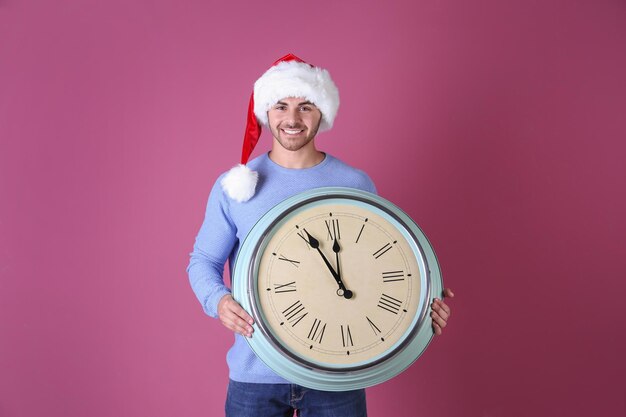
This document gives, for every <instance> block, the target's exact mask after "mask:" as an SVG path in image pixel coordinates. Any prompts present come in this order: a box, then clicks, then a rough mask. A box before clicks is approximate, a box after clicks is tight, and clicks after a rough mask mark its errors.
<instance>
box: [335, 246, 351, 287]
mask: <svg viewBox="0 0 626 417" xmlns="http://www.w3.org/2000/svg"><path fill="white" fill-rule="evenodd" d="M340 250H341V246H339V242H337V238H336V237H335V243H333V252H335V262H336V264H337V283H338V284H339V288H340V289H343V291H344V293H343V296H344V297H346V298H348V299H350V298H352V295H353V293H352V291H350V290H347V289H346V287H345V286H344V285H343V280H342V279H341V265H340V264H339V251H340ZM339 295H341V294H339Z"/></svg>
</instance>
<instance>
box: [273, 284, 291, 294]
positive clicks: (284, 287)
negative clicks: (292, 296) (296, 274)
mask: <svg viewBox="0 0 626 417" xmlns="http://www.w3.org/2000/svg"><path fill="white" fill-rule="evenodd" d="M295 291H296V281H292V282H288V283H286V284H274V292H275V293H276V294H280V293H283V292H295Z"/></svg>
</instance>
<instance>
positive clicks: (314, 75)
mask: <svg viewBox="0 0 626 417" xmlns="http://www.w3.org/2000/svg"><path fill="white" fill-rule="evenodd" d="M285 97H301V98H304V99H306V100H308V101H310V102H311V103H313V104H315V105H316V106H317V108H318V109H319V110H320V112H321V113H322V120H321V121H320V127H319V130H318V131H319V132H323V131H324V130H328V129H330V128H331V127H332V126H333V122H334V120H335V116H336V115H337V110H338V108H339V91H338V90H337V86H335V83H334V82H333V80H332V79H331V78H330V74H329V73H328V71H326V70H325V69H322V68H318V67H314V66H312V65H310V64H307V63H306V62H304V61H303V60H301V59H300V58H298V57H297V56H295V55H292V54H288V55H285V56H284V57H282V58H280V59H279V60H278V61H276V62H274V65H273V66H272V67H271V68H270V69H268V70H267V71H266V72H265V74H263V75H262V76H261V78H259V79H258V80H257V81H256V82H255V83H254V92H253V93H252V95H251V96H250V104H249V105H248V121H247V124H246V131H245V134H244V137H243V149H242V153H241V164H239V165H237V166H235V167H234V168H232V169H231V170H230V171H228V173H227V174H226V175H225V176H224V178H222V182H221V184H222V188H223V189H224V191H225V192H226V194H227V195H228V196H229V197H230V198H232V199H233V200H235V201H238V202H240V203H241V202H245V201H248V200H249V199H251V198H252V196H253V195H254V192H255V189H256V184H257V180H258V173H257V172H255V171H252V170H251V169H250V168H249V167H248V166H247V165H246V164H247V163H248V159H249V158H250V155H251V154H252V151H253V150H254V147H255V146H256V144H257V142H258V141H259V137H260V136H261V124H263V125H265V126H267V123H268V120H267V111H268V110H269V109H270V108H271V107H272V106H273V105H274V104H276V103H277V102H278V101H279V100H281V99H283V98H285ZM259 123H261V124H259Z"/></svg>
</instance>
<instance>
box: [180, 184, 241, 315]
mask: <svg viewBox="0 0 626 417" xmlns="http://www.w3.org/2000/svg"><path fill="white" fill-rule="evenodd" d="M228 204H229V202H228V199H227V198H225V196H224V193H223V191H222V188H221V186H220V185H219V181H216V183H215V185H214V186H213V189H212V190H211V194H210V195H209V200H208V202H207V206H206V212H205V216H204V221H203V222H202V226H201V227H200V231H199V232H198V235H197V236H196V242H195V244H194V246H193V252H191V254H190V260H189V266H188V267H187V273H188V274H189V282H190V284H191V288H192V289H193V291H194V293H195V294H196V297H197V298H198V301H200V304H201V305H202V308H203V309H204V312H205V313H206V314H208V315H209V316H211V317H217V315H218V314H217V304H218V303H219V301H220V299H221V298H222V297H223V296H224V295H226V294H230V290H229V288H228V287H227V286H226V285H225V284H224V265H225V264H226V261H227V260H228V258H229V256H230V254H231V252H232V250H233V248H234V247H235V245H236V243H237V235H236V233H237V230H236V227H235V225H234V224H233V222H232V220H231V218H230V215H229V207H228Z"/></svg>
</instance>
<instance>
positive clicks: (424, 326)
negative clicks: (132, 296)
mask: <svg viewBox="0 0 626 417" xmlns="http://www.w3.org/2000/svg"><path fill="white" fill-rule="evenodd" d="M329 203H343V204H354V205H358V206H362V207H367V208H368V209H369V210H372V211H374V212H376V213H378V214H379V215H381V216H382V217H383V218H385V219H386V220H387V221H389V222H390V223H392V224H393V225H394V226H395V227H397V228H398V230H400V231H401V232H402V234H403V236H404V237H405V238H406V240H407V241H408V242H409V244H410V246H411V249H412V250H413V253H414V255H415V257H416V259H417V262H418V266H419V269H420V279H421V280H422V282H421V292H420V301H419V302H420V304H419V306H418V309H417V311H418V314H416V316H415V317H414V319H413V321H412V323H411V325H410V326H409V329H408V330H407V331H406V332H405V334H404V335H403V336H402V337H401V338H400V340H399V341H398V342H397V343H396V344H395V345H394V346H392V347H391V348H390V349H388V351H387V353H385V354H383V355H380V356H379V357H376V358H373V359H372V360H370V361H367V362H364V363H360V364H356V365H351V366H349V367H343V366H338V365H329V364H322V363H316V362H314V361H309V360H304V359H302V358H300V357H299V356H298V355H296V354H295V353H294V352H292V351H290V350H289V348H287V347H286V346H283V345H282V344H281V343H280V342H279V341H278V339H277V338H276V337H274V335H273V334H272V332H271V330H270V329H269V327H267V326H265V325H264V323H265V317H264V315H263V312H262V311H261V310H260V309H259V307H258V305H259V299H258V294H257V291H256V288H257V272H258V266H259V262H260V259H259V258H260V255H261V254H262V253H263V251H264V250H265V247H266V246H267V242H268V241H269V239H270V238H271V236H272V235H273V232H272V231H273V230H277V228H279V227H280V225H281V224H282V223H284V222H285V221H287V220H288V219H289V217H290V216H292V215H294V214H295V213H296V212H297V211H298V210H299V209H301V208H303V207H306V208H308V207H311V205H314V204H329ZM232 272H233V273H232V287H233V297H234V298H235V300H237V301H238V302H239V303H240V304H241V306H242V307H243V308H244V309H245V310H246V311H248V312H249V313H250V314H251V315H252V317H253V318H254V320H255V323H254V325H253V328H254V333H253V334H252V337H250V338H246V341H247V342H248V344H249V345H250V348H251V349H252V350H253V351H254V352H255V353H256V355H257V356H258V357H259V358H260V359H261V360H262V361H263V362H264V363H265V364H266V365H267V366H269V367H270V368H271V369H272V370H273V371H274V372H276V373H277V374H278V375H280V376H282V377H283V378H285V379H287V380H288V381H291V382H293V383H295V384H299V385H302V386H304V387H308V388H313V389H318V390H324V391H346V390H354V389H359V388H365V387H370V386H373V385H376V384H380V383H382V382H384V381H387V380H389V379H391V378H393V377H395V376H396V375H398V374H400V373H401V372H403V371H404V370H405V369H407V368H408V367H409V366H410V365H411V364H412V363H413V362H415V361H416V360H417V359H418V358H419V357H420V356H421V355H422V353H423V352H424V351H425V350H426V348H427V347H428V345H429V344H430V341H431V340H432V338H433V336H434V332H433V330H432V318H431V317H430V312H431V307H430V304H431V303H432V301H433V299H434V298H436V297H439V298H442V297H443V281H442V277H441V269H440V267H439V262H438V261H437V257H436V255H435V251H434V250H433V248H432V246H431V244H430V242H429V241H428V238H427V237H426V235H425V234H424V232H422V230H421V229H420V227H419V226H418V225H417V224H416V223H415V222H414V221H413V220H412V219H411V218H410V217H409V216H408V215H407V214H406V213H405V212H404V211H402V210H401V209H400V208H399V207H397V206H396V205H394V204H393V203H391V202H390V201H388V200H386V199H384V198H382V197H380V196H378V195H376V194H372V193H368V192H366V191H361V190H357V189H353V188H344V187H324V188H316V189H312V190H309V191H305V192H303V193H301V194H298V195H295V196H293V197H291V198H288V199H286V200H284V201H283V202H281V203H279V204H278V205H276V206H275V207H274V208H272V209H271V210H269V211H268V212H267V213H266V214H265V215H263V217H261V219H260V220H259V221H258V222H257V223H256V225H255V226H254V227H253V228H252V229H251V230H250V233H249V234H248V236H247V237H246V238H245V240H244V242H243V244H242V246H241V249H240V250H239V253H238V255H237V259H236V261H235V265H234V268H233V271H232Z"/></svg>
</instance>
